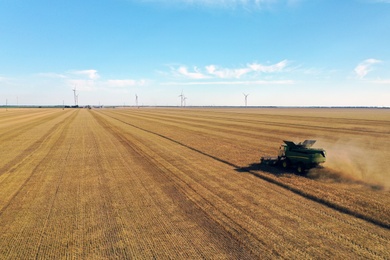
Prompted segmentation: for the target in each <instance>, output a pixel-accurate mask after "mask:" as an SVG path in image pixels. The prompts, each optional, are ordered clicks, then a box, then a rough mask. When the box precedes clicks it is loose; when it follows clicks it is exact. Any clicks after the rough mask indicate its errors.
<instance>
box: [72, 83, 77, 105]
mask: <svg viewBox="0 0 390 260" xmlns="http://www.w3.org/2000/svg"><path fill="white" fill-rule="evenodd" d="M72 90H73V98H74V105H75V106H76V105H77V95H76V86H75V87H74V89H72Z"/></svg>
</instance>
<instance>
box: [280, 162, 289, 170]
mask: <svg viewBox="0 0 390 260" xmlns="http://www.w3.org/2000/svg"><path fill="white" fill-rule="evenodd" d="M282 166H283V168H285V169H287V168H288V167H289V166H290V163H289V161H287V160H284V161H283V162H282Z"/></svg>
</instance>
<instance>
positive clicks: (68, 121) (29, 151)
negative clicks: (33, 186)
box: [0, 112, 77, 217]
mask: <svg viewBox="0 0 390 260" xmlns="http://www.w3.org/2000/svg"><path fill="white" fill-rule="evenodd" d="M76 116H77V113H75V112H72V114H71V115H70V116H68V117H67V118H65V119H64V121H61V122H58V123H57V124H55V125H54V126H53V127H52V128H50V130H49V131H48V132H49V134H48V135H44V136H43V137H42V138H40V139H39V140H37V141H36V142H35V143H33V144H32V145H31V146H30V147H29V148H28V149H26V150H25V151H24V152H23V153H22V155H20V156H18V157H17V158H24V159H22V160H21V161H18V160H17V158H15V159H14V160H13V161H12V162H14V163H15V164H16V162H18V163H17V164H16V165H13V164H12V163H11V162H10V163H8V164H7V165H8V167H10V166H11V165H13V166H12V169H16V168H18V167H21V166H22V165H23V164H28V162H29V160H31V159H30V157H32V156H33V155H32V153H33V152H35V151H36V150H38V149H40V148H42V147H43V146H46V144H48V141H49V140H50V139H52V138H53V136H56V135H57V134H58V132H61V133H62V132H63V131H64V128H66V127H68V126H69V125H70V124H71V123H72V121H73V120H74V119H75V118H76ZM60 137H61V135H60V136H59V137H58V138H57V139H56V141H55V143H54V145H50V149H49V150H48V152H47V153H46V155H48V154H50V153H51V152H52V151H53V150H54V149H57V147H56V145H57V144H59V143H60V142H61V141H62V140H61V138H60ZM28 155H29V156H28ZM47 160H48V158H47V157H46V156H44V157H43V158H42V159H41V160H40V161H39V163H38V164H37V165H36V166H35V167H34V169H32V171H31V173H30V174H29V176H28V177H27V178H26V179H25V180H24V182H23V183H22V184H21V185H20V186H19V187H18V189H17V190H16V191H15V192H14V193H13V195H12V196H11V197H10V198H9V199H8V201H7V202H6V203H5V204H4V206H2V207H1V208H0V217H1V215H2V214H3V212H4V211H5V210H6V209H7V208H8V207H9V205H10V204H11V202H12V201H13V200H14V199H15V198H16V197H17V196H18V194H19V193H20V191H21V190H22V189H23V188H24V187H25V186H26V184H27V183H28V182H29V181H30V179H31V178H32V176H33V175H34V174H35V173H36V172H37V170H38V168H39V166H40V165H41V164H42V163H44V162H45V161H47ZM5 170H6V166H4V167H3V168H2V169H0V173H4V171H5Z"/></svg>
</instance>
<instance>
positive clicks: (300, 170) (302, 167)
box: [297, 163, 306, 174]
mask: <svg viewBox="0 0 390 260" xmlns="http://www.w3.org/2000/svg"><path fill="white" fill-rule="evenodd" d="M305 170H306V169H305V165H304V164H303V163H299V164H298V166H297V172H298V173H299V174H304V173H305Z"/></svg>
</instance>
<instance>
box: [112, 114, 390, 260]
mask: <svg viewBox="0 0 390 260" xmlns="http://www.w3.org/2000/svg"><path fill="white" fill-rule="evenodd" d="M107 120H110V118H107ZM110 122H111V121H110ZM112 124H117V123H115V122H112ZM118 127H121V128H122V130H118V132H126V131H127V134H128V135H130V136H128V135H127V136H126V140H131V142H132V143H133V145H136V146H137V147H138V149H139V150H141V151H143V153H144V154H151V153H152V152H151V151H150V149H152V150H153V152H154V155H153V156H152V155H149V156H150V157H149V160H150V161H152V162H154V163H155V164H158V165H161V166H160V168H166V169H167V173H166V174H167V177H170V178H173V179H174V180H175V182H176V183H177V184H178V185H181V187H182V190H183V192H185V193H186V194H187V196H188V197H190V198H191V199H192V200H194V202H195V203H197V205H198V206H199V207H200V208H202V209H203V210H204V211H209V212H210V215H211V217H212V216H219V214H221V213H219V212H224V211H225V210H226V212H225V213H224V214H223V215H224V216H227V215H228V216H230V217H233V216H234V217H233V219H232V220H231V221H233V223H231V224H228V223H229V222H226V220H225V222H222V223H223V224H222V225H224V226H226V227H229V226H231V225H237V226H236V227H235V228H234V229H232V230H231V231H230V232H234V231H233V230H240V229H241V232H239V233H235V234H233V236H234V235H236V236H237V237H236V239H237V240H239V241H242V243H244V244H245V245H247V247H251V246H253V248H252V250H254V248H257V249H258V250H259V249H260V251H261V250H262V248H263V247H261V244H263V243H264V244H266V245H267V248H272V245H273V246H275V244H274V243H276V241H278V240H282V239H283V240H284V241H285V243H284V244H281V247H283V248H278V247H277V246H276V248H275V249H274V250H275V252H278V253H280V254H281V255H283V256H284V257H288V256H291V255H290V254H291V252H290V251H289V250H292V249H293V248H295V247H298V248H301V247H302V245H301V246H299V243H300V242H302V243H305V242H304V241H306V242H308V239H309V238H308V237H307V236H308V235H309V234H310V232H308V233H305V232H302V233H297V232H295V233H294V232H292V230H295V228H294V225H293V223H297V220H298V219H299V221H300V222H302V223H301V224H300V225H301V228H302V229H306V228H307V229H309V230H315V232H316V233H317V236H320V237H322V238H323V239H325V238H326V237H329V239H330V240H329V243H330V244H332V243H333V241H337V243H341V244H344V243H346V244H349V243H352V244H353V245H355V244H359V243H361V246H362V247H363V248H364V247H365V244H367V241H371V242H372V244H371V245H370V246H368V248H367V252H366V253H363V255H364V254H367V255H366V256H370V255H371V256H372V254H374V253H373V252H376V251H382V250H384V248H385V247H384V244H387V243H388V241H389V238H388V236H387V235H386V234H387V233H386V232H385V233H382V232H381V229H380V228H379V229H378V230H379V231H378V232H379V233H382V235H379V238H382V239H384V240H382V242H381V243H379V246H378V244H377V243H378V241H376V240H375V238H374V237H377V238H378V236H376V235H374V236H373V235H372V232H364V233H365V235H361V234H362V231H364V230H367V228H366V229H361V228H360V227H361V226H363V227H364V226H365V225H367V224H363V225H362V222H361V221H357V220H356V219H354V218H352V219H349V220H348V218H346V219H345V220H343V219H344V217H345V216H343V215H342V214H338V213H335V212H333V213H332V210H330V211H329V209H326V207H325V209H321V207H319V208H320V210H319V212H324V211H326V212H327V214H322V213H320V217H318V216H317V217H316V216H315V215H316V214H318V208H317V206H313V205H312V204H310V203H309V205H308V207H309V208H313V210H312V211H309V213H308V216H302V209H300V206H297V205H302V203H301V202H300V201H299V200H300V199H297V198H295V197H294V196H292V197H294V198H295V199H291V201H289V203H286V201H285V200H284V199H283V200H280V202H279V203H280V204H279V205H278V203H275V201H272V199H270V198H279V197H280V196H278V195H277V194H278V193H279V192H280V189H278V188H275V187H274V186H273V185H271V187H272V189H274V190H276V192H277V193H275V194H274V195H272V192H271V190H272V189H271V190H270V189H268V188H267V187H268V186H269V185H270V184H269V183H262V182H261V183H259V184H257V185H256V186H258V187H253V186H251V185H247V186H248V187H247V189H248V190H246V189H245V188H244V186H243V185H242V183H237V182H239V181H240V179H241V181H244V183H245V182H246V183H247V184H250V183H253V182H252V181H253V179H252V180H251V182H248V176H244V177H243V176H242V175H240V174H237V172H235V171H234V169H231V168H230V170H229V167H227V166H226V165H224V164H222V165H219V166H218V167H217V166H215V165H218V164H220V163H218V162H215V161H213V160H211V162H208V161H209V160H210V158H204V156H201V155H199V154H198V153H194V152H193V151H190V150H188V149H184V148H183V147H182V146H178V145H177V144H175V143H172V142H169V141H167V140H164V139H163V140H161V138H159V137H158V136H153V135H150V134H143V133H139V134H137V135H140V136H141V137H139V138H142V139H140V140H138V142H136V143H134V141H132V140H133V139H134V137H131V135H134V134H135V133H137V132H139V131H138V130H134V129H132V130H130V129H128V128H127V129H126V126H124V125H122V126H120V125H118ZM141 132H142V131H141ZM142 136H144V137H142ZM212 165H214V166H212ZM226 174H227V175H226ZM213 178H216V180H215V181H213ZM243 179H244V180H243ZM229 186H234V187H232V188H228V187H229ZM188 187H191V189H190V190H188ZM250 189H254V190H256V191H257V193H258V194H255V193H253V192H251V190H250ZM264 189H266V190H264ZM194 191H195V194H194ZM245 193H248V194H249V195H248V194H246V195H245ZM217 194H218V195H217ZM265 194H267V195H265ZM216 195H217V197H216ZM194 196H195V197H194ZM197 196H200V198H196V197H197ZM262 196H263V197H262ZM264 197H265V200H264ZM290 197H291V194H290ZM249 198H251V199H250V200H249ZM286 198H288V196H286V197H285V199H286ZM221 199H222V200H221ZM269 199H270V201H269ZM248 200H249V201H251V203H248ZM257 200H260V201H257ZM202 201H204V202H202ZM207 201H208V203H206V202H207ZM244 201H246V203H244V204H243V202H244ZM292 202H294V203H292ZM209 203H210V204H211V205H213V207H216V209H215V208H214V209H213V208H211V207H210V206H209V205H210V204H209ZM295 203H297V204H295ZM253 204H255V205H257V206H256V207H253ZM314 204H315V203H314ZM275 205H278V206H275ZM306 205H307V203H306ZM231 206H233V208H231ZM290 206H291V208H290ZM286 207H288V208H290V210H289V211H288V212H290V213H289V214H292V215H285V214H284V213H283V212H284V211H285V210H286ZM267 208H268V210H270V212H269V213H267V211H264V210H266V209H267ZM275 209H277V211H275ZM281 209H283V210H281ZM228 212H229V213H228ZM235 212H236V213H235ZM329 212H330V213H329ZM267 215H268V216H269V217H268V220H266V219H267V218H262V217H265V216H267ZM282 215H285V216H284V217H281V216H282ZM337 215H338V217H335V216H337ZM221 216H222V215H221ZM329 216H331V221H330V222H327V221H326V219H327V218H328V217H329ZM248 217H249V218H248ZM259 218H260V219H259ZM222 219H223V218H222V217H217V218H216V219H215V221H221V220H222ZM256 219H259V220H258V221H261V222H260V223H262V224H261V225H260V226H259V222H257V221H256ZM278 219H280V220H282V219H283V221H282V222H279V221H278ZM312 219H313V220H312ZM340 219H341V220H340ZM314 220H315V221H316V222H314V223H313V222H312V221H314ZM317 220H318V221H317ZM335 220H336V221H335ZM242 221H244V222H242ZM269 221H270V222H269ZM307 221H309V223H306V222H307ZM351 221H352V222H351ZM355 221H357V222H356V223H355V224H352V223H353V222H355ZM289 222H291V224H292V225H291V224H287V223H289ZM265 223H267V225H271V226H270V227H269V228H267V227H266V226H264V224H265ZM281 223H284V224H287V225H286V226H285V225H281ZM325 223H326V225H328V224H330V223H332V225H331V226H329V227H327V228H325V226H324V225H325ZM363 223H364V222H363ZM345 224H346V225H345ZM248 225H249V226H248ZM333 225H334V226H333ZM343 225H345V229H346V230H349V229H350V227H351V225H352V226H354V229H357V231H356V232H358V233H359V234H360V235H361V236H362V237H361V241H360V242H358V241H357V240H356V239H353V240H352V239H351V238H348V237H345V236H343V235H340V234H343V232H342V231H341V230H342V229H343V228H342V226H343ZM239 227H240V228H239ZM244 227H245V228H244ZM336 227H337V232H335V231H334V230H335V228H336ZM289 228H292V230H291V231H290V232H291V233H290V232H287V233H286V230H288V229H289ZM324 231H325V232H324ZM340 231H341V232H340ZM251 232H253V233H251ZM278 232H280V233H279V234H278ZM313 232H314V231H313ZM318 232H322V235H320V233H318ZM339 232H340V233H339ZM247 233H250V234H251V235H249V237H252V236H254V237H257V239H255V240H253V238H252V239H249V237H248V236H246V235H245V234H247ZM264 234H267V235H268V236H267V240H264V241H263V240H262V239H264ZM288 234H291V235H292V236H291V240H290V242H288ZM281 235H282V236H283V238H281V237H280V236H281ZM245 237H246V238H245ZM343 237H344V238H343ZM370 237H371V238H370ZM248 239H249V240H248ZM256 240H257V241H259V242H260V241H261V242H260V244H258V243H259V242H256ZM348 241H349V242H348ZM320 242H321V244H322V245H324V244H326V242H324V240H321V241H320ZM268 243H270V244H268ZM289 243H291V244H290V245H292V246H291V247H290V246H289ZM297 243H298V244H297ZM352 244H350V245H352ZM313 246H314V245H313ZM332 246H335V247H337V248H338V246H340V244H339V245H338V246H337V245H336V244H333V245H332ZM377 246H378V247H377ZM314 247H315V246H314ZM325 247H326V246H325ZM370 247H372V248H371V249H370ZM341 248H342V246H341ZM347 248H349V250H351V248H353V246H351V247H348V246H347ZM357 248H359V247H356V248H355V249H357ZM373 248H374V249H373ZM263 250H264V249H263ZM341 251H342V249H340V251H339V253H340V254H341ZM363 251H364V250H363ZM265 252H266V251H263V253H265ZM289 252H290V253H289ZM347 252H348V251H346V252H345V254H348V253H347ZM258 253H259V252H258ZM302 253H304V254H303V255H305V254H307V253H308V252H302ZM317 253H318V252H317ZM359 253H362V252H360V251H359ZM294 254H299V253H298V252H297V251H295V253H294ZM310 254H313V255H315V254H316V253H315V250H314V251H313V252H310Z"/></svg>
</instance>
